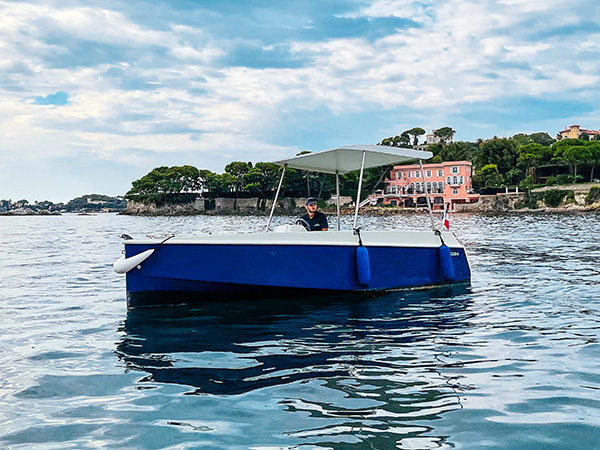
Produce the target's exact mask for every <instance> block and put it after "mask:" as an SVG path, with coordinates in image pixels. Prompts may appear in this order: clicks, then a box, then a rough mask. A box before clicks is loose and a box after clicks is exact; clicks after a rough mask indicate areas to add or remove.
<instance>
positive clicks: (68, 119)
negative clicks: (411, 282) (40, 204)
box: [0, 0, 600, 202]
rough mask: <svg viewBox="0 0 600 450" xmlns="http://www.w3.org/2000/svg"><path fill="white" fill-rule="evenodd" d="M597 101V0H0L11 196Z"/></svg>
mask: <svg viewBox="0 0 600 450" xmlns="http://www.w3.org/2000/svg"><path fill="white" fill-rule="evenodd" d="M599 112H600V2H598V1H597V0H580V1H573V0H439V1H427V0H423V1H412V0H327V1H324V0H312V1H308V0H304V1H300V0H285V1H282V0H260V1H259V0H245V1H242V0H222V1H220V0H210V1H209V0H202V1H200V0H196V1H195V0H171V1H167V0H152V1H140V0H121V1H110V0H106V1H105V0H99V1H95V2H88V1H84V0H54V1H52V0H50V1H4V0H0V199H12V200H13V201H15V200H19V199H23V198H24V199H27V200H29V201H30V202H34V201H42V200H50V201H53V202H66V201H68V200H70V199H72V198H75V197H78V196H81V195H84V194H92V193H98V194H105V195H115V196H116V195H124V194H125V193H126V192H127V191H128V190H129V189H130V188H131V182H132V181H134V180H136V179H138V178H140V177H142V176H143V175H145V174H146V173H148V172H149V171H151V170H152V169H153V168H155V167H159V166H179V165H185V164H189V165H193V166H196V167H198V168H199V169H209V170H212V171H213V172H217V173H223V171H224V167H225V165H227V164H228V163H229V162H231V161H252V162H253V163H256V162H259V161H273V160H277V159H282V158H287V157H290V156H293V155H295V154H296V153H298V152H300V151H303V150H310V151H318V150H325V149H328V148H333V147H336V146H339V145H347V144H376V143H378V142H380V141H381V140H382V139H384V138H386V137H389V136H395V135H397V134H400V133H402V131H404V130H406V129H409V128H413V127H421V128H423V129H425V130H426V131H427V132H431V131H432V130H433V129H437V128H441V127H445V126H450V127H452V128H453V129H454V130H456V135H455V140H464V141H474V140H477V139H479V138H482V139H489V138H492V137H493V136H506V137H510V136H512V135H514V134H516V133H534V132H539V131H545V132H548V133H549V134H550V135H552V136H555V135H556V133H558V131H560V130H562V129H564V128H565V127H566V126H569V125H572V124H579V125H581V126H582V127H583V128H588V129H599V128H600V114H599Z"/></svg>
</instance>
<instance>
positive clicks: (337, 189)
mask: <svg viewBox="0 0 600 450" xmlns="http://www.w3.org/2000/svg"><path fill="white" fill-rule="evenodd" d="M335 195H336V204H337V205H336V206H337V230H338V231H340V171H339V170H336V171H335Z"/></svg>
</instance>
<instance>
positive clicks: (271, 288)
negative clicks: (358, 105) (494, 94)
mask: <svg viewBox="0 0 600 450" xmlns="http://www.w3.org/2000/svg"><path fill="white" fill-rule="evenodd" d="M431 156H432V154H431V152H427V151H421V150H413V149H403V148H394V147H385V146H374V145H351V146H344V147H339V148H335V149H332V150H326V151H323V152H318V153H309V154H305V155H301V156H297V157H294V158H289V159H285V160H281V161H276V162H275V163H276V164H279V165H281V166H283V170H282V174H281V179H280V181H279V185H278V188H277V193H276V195H275V199H274V201H273V206H272V209H271V212H270V215H269V218H268V222H267V225H266V229H265V232H264V233H254V234H222V235H201V236H192V237H184V236H181V237H179V236H168V237H165V238H144V239H132V238H130V237H129V236H127V235H124V240H123V244H124V245H125V252H124V256H123V257H122V258H120V259H119V260H117V261H116V262H115V264H114V266H113V267H114V270H115V271H116V272H117V273H125V274H126V285H127V302H128V306H129V307H135V306H142V305H149V304H156V303H160V304H165V303H166V304H170V303H173V304H175V303H189V302H196V301H206V300H210V301H215V300H228V299H240V298H243V299H253V298H267V297H278V298H280V297H297V296H302V297H305V296H314V295H331V294H348V293H372V292H381V291H383V292H385V291H390V290H396V289H404V288H412V287H422V286H434V285H443V284H454V283H468V282H469V281H470V276H471V272H470V268H469V263H468V260H467V255H466V253H465V249H464V247H463V245H462V244H461V243H460V242H459V241H458V239H457V238H456V237H455V235H454V234H453V233H452V232H450V231H448V230H440V229H438V228H437V227H436V226H435V224H434V218H433V213H432V211H431V205H430V204H429V198H428V197H427V196H426V198H427V201H428V206H429V214H430V218H431V229H430V230H423V231H370V230H361V229H360V228H359V227H358V226H357V221H358V211H359V204H360V201H357V202H356V205H355V213H354V222H353V227H352V229H350V230H341V229H340V205H339V198H340V196H339V175H340V174H344V173H348V172H351V171H355V170H360V177H359V186H358V195H357V199H360V192H361V189H362V179H363V173H364V170H365V169H366V168H370V167H379V166H387V165H393V164H398V163H403V162H408V161H413V160H415V159H417V160H419V161H422V160H423V159H429V158H430V157H431ZM287 168H294V169H300V170H310V171H316V172H322V173H331V174H335V175H336V182H337V194H338V195H337V199H338V204H337V229H336V230H330V231H325V232H308V231H307V230H306V229H305V228H304V227H303V226H302V225H299V224H287V225H279V226H276V227H274V229H271V222H272V218H273V213H274V210H275V206H276V204H277V200H278V198H279V194H280V191H281V185H282V182H283V178H284V176H285V170H286V169H287ZM421 173H422V174H423V176H424V171H423V170H421ZM423 184H424V185H426V183H423ZM407 262H410V263H408V264H407Z"/></svg>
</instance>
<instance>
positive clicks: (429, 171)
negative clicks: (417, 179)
mask: <svg viewBox="0 0 600 450" xmlns="http://www.w3.org/2000/svg"><path fill="white" fill-rule="evenodd" d="M425 177H427V178H431V170H427V171H425Z"/></svg>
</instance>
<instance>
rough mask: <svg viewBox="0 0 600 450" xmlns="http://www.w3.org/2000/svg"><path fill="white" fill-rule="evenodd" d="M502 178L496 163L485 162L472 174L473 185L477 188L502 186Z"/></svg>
mask: <svg viewBox="0 0 600 450" xmlns="http://www.w3.org/2000/svg"><path fill="white" fill-rule="evenodd" d="M503 185H504V179H503V178H502V175H501V174H500V172H499V171H498V166H496V164H487V165H485V166H483V167H482V168H481V169H479V170H478V171H477V172H476V173H475V175H473V186H474V187H477V188H492V187H502V186H503Z"/></svg>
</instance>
